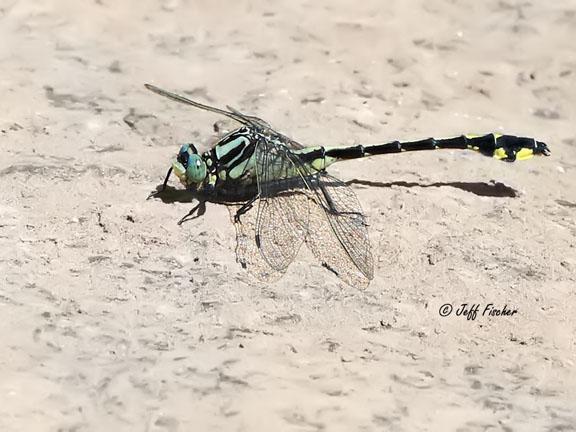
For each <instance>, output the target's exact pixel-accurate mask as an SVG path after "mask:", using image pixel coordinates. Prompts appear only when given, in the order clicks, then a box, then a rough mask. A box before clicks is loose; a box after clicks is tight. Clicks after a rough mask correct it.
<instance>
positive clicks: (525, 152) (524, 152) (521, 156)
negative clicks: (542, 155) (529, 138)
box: [516, 148, 534, 160]
mask: <svg viewBox="0 0 576 432" xmlns="http://www.w3.org/2000/svg"><path fill="white" fill-rule="evenodd" d="M532 156H534V150H532V149H529V148H522V149H520V151H519V152H518V153H516V160H526V159H530V158H531V157H532Z"/></svg>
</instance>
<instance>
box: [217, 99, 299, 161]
mask: <svg viewBox="0 0 576 432" xmlns="http://www.w3.org/2000/svg"><path fill="white" fill-rule="evenodd" d="M226 108H228V109H229V110H230V111H231V112H232V113H234V114H236V115H238V116H242V117H243V118H245V119H248V120H251V121H253V122H254V123H255V124H256V125H257V126H259V127H260V129H261V130H262V131H263V132H264V133H266V134H268V135H270V138H272V139H276V140H279V141H281V142H282V144H284V145H285V146H287V147H289V148H291V149H294V150H301V149H303V148H305V146H304V145H302V144H300V143H299V142H298V141H295V140H293V139H292V138H289V137H287V136H286V135H283V134H281V133H280V132H277V131H275V130H274V129H272V126H270V123H268V122H267V121H266V120H262V119H261V118H260V117H256V116H252V115H248V114H243V113H241V112H240V111H238V110H237V109H235V108H233V107H231V106H230V105H227V106H226Z"/></svg>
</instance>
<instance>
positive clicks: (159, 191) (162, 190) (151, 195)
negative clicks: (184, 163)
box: [146, 167, 172, 200]
mask: <svg viewBox="0 0 576 432" xmlns="http://www.w3.org/2000/svg"><path fill="white" fill-rule="evenodd" d="M170 174H172V167H170V168H169V169H168V173H166V178H164V183H162V187H161V188H160V190H157V191H154V192H150V195H148V198H146V199H147V200H149V199H150V198H152V197H155V196H156V195H158V194H159V193H162V192H164V191H165V190H166V187H167V186H168V180H169V179H170Z"/></svg>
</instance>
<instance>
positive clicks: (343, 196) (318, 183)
mask: <svg viewBox="0 0 576 432" xmlns="http://www.w3.org/2000/svg"><path fill="white" fill-rule="evenodd" d="M309 183H310V184H311V186H312V187H313V188H314V189H315V191H316V193H315V197H316V199H317V200H318V202H319V205H318V206H316V207H315V208H313V211H312V216H311V218H310V221H311V222H310V225H309V235H308V237H307V238H306V242H307V244H308V246H309V248H310V249H311V250H312V252H313V253H314V255H315V256H316V257H317V258H318V259H319V260H320V261H321V262H322V263H323V264H324V265H325V266H326V267H327V268H328V269H330V270H332V271H333V272H335V273H336V274H337V275H338V276H339V277H340V278H342V279H343V280H345V281H346V282H348V283H349V284H351V285H367V284H368V282H369V281H370V280H371V279H372V278H373V277H374V262H373V258H372V251H371V245H370V239H369V237H368V226H367V223H366V217H365V216H364V213H363V212H362V208H361V206H360V202H359V201H358V198H357V196H356V194H355V193H354V191H353V190H352V188H351V187H350V186H348V185H347V184H346V183H344V182H342V181H340V180H338V179H337V178H335V177H332V176H330V175H328V174H326V173H325V172H319V173H317V174H316V176H315V177H314V181H313V182H312V181H311V182H309ZM318 209H321V210H322V211H318ZM327 233H333V235H327Z"/></svg>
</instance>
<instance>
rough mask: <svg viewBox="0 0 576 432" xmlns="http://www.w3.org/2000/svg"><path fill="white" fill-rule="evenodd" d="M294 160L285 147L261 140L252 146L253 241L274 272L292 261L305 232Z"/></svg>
mask: <svg viewBox="0 0 576 432" xmlns="http://www.w3.org/2000/svg"><path fill="white" fill-rule="evenodd" d="M297 159H298V157H297V156H295V155H294V154H292V152H291V151H290V149H288V148H287V147H285V146H283V145H281V144H277V143H272V142H271V141H270V140H267V139H265V138H262V137H261V138H260V139H259V142H258V143H257V145H256V149H255V161H256V175H257V180H258V195H259V200H258V214H257V217H256V238H255V240H256V245H257V247H258V248H259V250H260V252H261V253H262V256H263V257H264V259H265V260H266V262H267V263H268V264H269V265H270V267H272V268H273V269H274V270H276V271H284V270H285V269H286V268H287V267H288V265H289V264H290V263H291V262H292V261H293V260H294V258H295V257H296V255H297V254H298V251H299V250H300V247H301V246H302V243H303V242H304V239H305V238H306V234H307V232H308V219H309V212H310V209H309V205H308V199H306V192H307V190H308V187H307V185H306V182H305V180H304V178H303V177H302V176H301V173H300V171H299V170H298V167H297V165H296V163H295V160H297ZM302 195H303V196H302Z"/></svg>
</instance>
